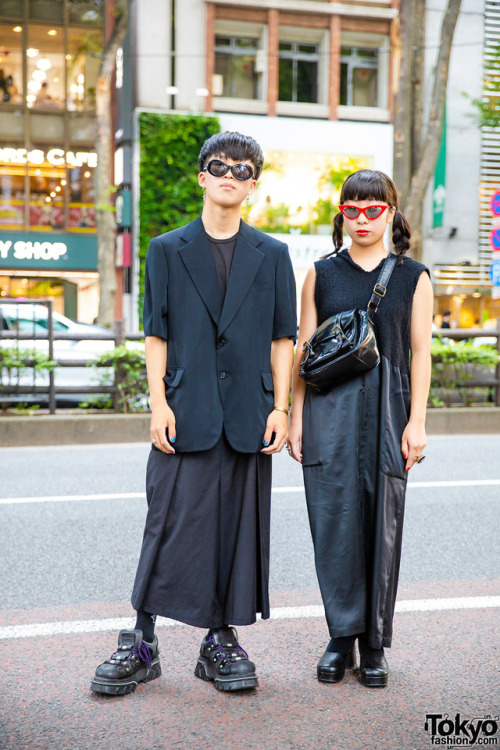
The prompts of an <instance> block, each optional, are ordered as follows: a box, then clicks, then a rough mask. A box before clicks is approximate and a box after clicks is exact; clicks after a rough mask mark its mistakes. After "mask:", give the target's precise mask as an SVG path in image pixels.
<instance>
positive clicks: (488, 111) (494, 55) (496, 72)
mask: <svg viewBox="0 0 500 750" xmlns="http://www.w3.org/2000/svg"><path fill="white" fill-rule="evenodd" d="M471 104H472V105H473V106H474V107H475V108H476V110H477V119H478V124H479V127H480V128H498V127H499V126H500V44H497V45H496V47H495V48H494V49H493V51H492V52H491V53H490V54H489V55H487V57H486V61H485V65H484V79H483V96H482V98H481V99H471Z"/></svg>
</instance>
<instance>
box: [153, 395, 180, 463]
mask: <svg viewBox="0 0 500 750" xmlns="http://www.w3.org/2000/svg"><path fill="white" fill-rule="evenodd" d="M167 430H168V437H169V440H170V441H171V442H172V443H175V416H174V412H173V411H172V409H171V408H170V406H168V404H167V402H165V403H164V404H161V406H156V407H154V408H153V409H152V410H151V428H150V432H151V442H152V443H154V445H155V447H156V448H159V450H161V451H163V453H175V450H174V448H173V446H171V445H170V443H169V442H168V440H167Z"/></svg>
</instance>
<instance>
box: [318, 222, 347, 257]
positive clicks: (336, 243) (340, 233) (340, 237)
mask: <svg viewBox="0 0 500 750" xmlns="http://www.w3.org/2000/svg"><path fill="white" fill-rule="evenodd" d="M332 239H333V247H334V250H333V251H332V252H331V253H327V254H326V255H322V256H321V258H320V260H326V259H327V258H330V257H331V256H332V255H338V253H340V251H341V250H342V246H343V244H344V217H343V216H342V212H341V211H339V212H338V214H337V215H336V216H335V219H334V220H333V235H332Z"/></svg>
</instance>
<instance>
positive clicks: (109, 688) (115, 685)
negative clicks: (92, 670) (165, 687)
mask: <svg viewBox="0 0 500 750" xmlns="http://www.w3.org/2000/svg"><path fill="white" fill-rule="evenodd" d="M160 675H161V664H160V660H159V659H158V661H153V663H152V664H151V667H150V668H149V667H148V666H147V665H144V669H139V670H137V672H136V673H135V674H134V675H132V676H131V677H129V678H126V679H123V680H113V679H111V678H106V677H94V679H93V680H92V682H91V683H90V689H91V690H93V691H94V693H104V694H105V695H128V694H129V693H133V692H134V690H135V689H136V687H137V685H138V684H139V683H141V682H151V681H152V680H156V678H157V677H159V676H160Z"/></svg>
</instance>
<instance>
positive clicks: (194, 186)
mask: <svg viewBox="0 0 500 750" xmlns="http://www.w3.org/2000/svg"><path fill="white" fill-rule="evenodd" d="M218 132H220V123H219V120H218V119H217V118H216V117H206V116H204V115H166V114H156V113H150V112H141V113H140V114H139V135H140V164H139V181H140V195H139V217H140V227H139V262H140V271H139V318H140V319H141V320H142V305H143V299H144V264H145V260H146V254H147V251H148V246H149V242H150V241H151V239H152V238H153V237H156V236H157V235H158V234H162V233H163V232H168V231H169V230H170V229H175V228H176V227H180V226H182V225H183V224H187V223H189V222H190V221H193V219H195V218H196V217H197V216H198V215H199V214H200V213H201V209H202V192H201V189H200V186H199V185H198V154H199V152H200V150H201V147H202V146H203V143H204V142H205V141H206V139H207V138H210V136H211V135H214V134H215V133H218Z"/></svg>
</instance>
